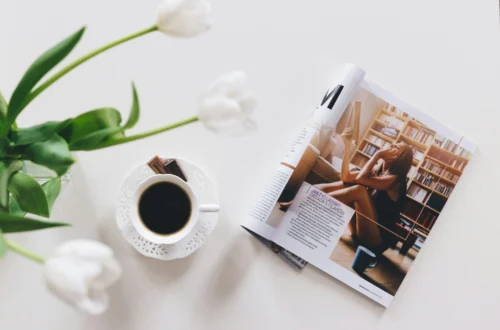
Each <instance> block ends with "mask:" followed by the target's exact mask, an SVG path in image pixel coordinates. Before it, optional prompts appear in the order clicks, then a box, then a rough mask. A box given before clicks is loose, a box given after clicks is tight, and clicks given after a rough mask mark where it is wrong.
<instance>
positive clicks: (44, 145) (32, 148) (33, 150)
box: [23, 134, 75, 175]
mask: <svg viewBox="0 0 500 330" xmlns="http://www.w3.org/2000/svg"><path fill="white" fill-rule="evenodd" d="M23 157H24V158H25V159H27V160H31V161H32V162H33V163H36V164H39V165H43V166H45V167H48V168H50V169H51V170H54V171H55V172H56V173H57V174H58V175H63V174H64V173H66V171H67V170H68V169H69V167H70V166H71V164H73V163H74V161H75V160H74V159H73V157H72V156H71V152H70V151H69V147H68V144H67V143H66V141H65V140H64V139H63V138H62V137H60V136H59V135H57V134H54V135H52V137H50V139H48V140H45V141H42V142H36V143H33V144H31V145H29V146H27V147H26V148H25V149H24V152H23Z"/></svg>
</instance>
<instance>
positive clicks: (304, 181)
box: [242, 64, 475, 307]
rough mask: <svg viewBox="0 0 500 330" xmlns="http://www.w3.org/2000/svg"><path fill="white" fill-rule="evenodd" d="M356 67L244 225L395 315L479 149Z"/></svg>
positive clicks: (295, 260) (329, 96) (328, 97)
mask: <svg viewBox="0 0 500 330" xmlns="http://www.w3.org/2000/svg"><path fill="white" fill-rule="evenodd" d="M364 76H365V74H364V71H363V70H362V69H360V68H359V67H356V66H354V65H351V64H349V65H346V66H345V68H344V74H343V75H341V76H340V79H339V80H338V82H337V83H336V84H334V85H333V87H332V88H331V89H329V90H328V91H327V93H326V94H325V96H324V98H323V99H322V100H321V102H320V105H318V107H317V108H316V110H315V112H314V114H313V115H312V117H311V118H310V119H309V121H308V122H307V123H306V124H305V126H304V127H303V128H302V130H301V131H300V133H299V135H298V136H297V138H296V140H295V141H294V142H293V144H292V146H291V148H290V149H289V151H288V154H287V155H286V156H285V158H284V159H283V161H282V162H281V163H280V164H279V166H278V169H277V170H276V172H275V173H274V175H273V176H272V178H271V179H270V180H269V183H268V185H267V186H266V187H265V189H264V190H263V192H262V194H261V196H260V198H259V199H258V201H257V202H256V203H255V205H254V207H253V208H252V209H251V211H250V213H249V215H248V217H247V218H246V219H245V220H244V222H243V223H242V226H243V227H244V228H246V229H247V230H249V231H250V232H251V233H253V234H254V235H256V236H257V237H258V238H259V239H260V240H262V241H263V242H265V243H266V244H267V245H268V246H269V247H271V248H272V249H273V250H274V251H275V252H277V253H278V254H279V255H280V256H281V257H283V258H284V259H286V260H287V261H288V262H289V263H290V264H291V265H293V266H294V267H297V268H298V269H300V268H302V267H304V266H305V265H306V264H307V263H310V264H312V265H314V266H316V267H318V268H319V269H321V270H322V271H324V272H326V273H328V274H330V275H332V276H333V277H335V278H337V279H338V280H340V281H342V282H344V283H345V284H347V285H349V286H351V287H352V288H354V289H356V290H357V291H359V292H361V293H363V294H364V295H366V296H368V297H370V298H372V299H373V300H375V301H376V302H378V303H380V304H382V305H383V306H386V307H388V306H389V304H390V303H391V301H392V299H393V297H394V295H395V294H396V292H397V290H398V288H399V286H400V285H401V283H402V281H403V280H404V278H405V276H406V274H407V273H408V271H409V270H410V268H411V266H412V263H413V262H414V260H415V258H416V257H417V255H418V253H419V251H420V249H421V248H422V246H423V245H424V243H425V240H426V239H427V236H428V235H429V233H430V231H431V230H432V228H433V226H434V225H435V224H436V222H437V220H438V218H439V215H440V213H441V212H442V210H443V208H444V206H445V204H446V203H447V201H448V199H449V198H450V195H451V193H452V192H453V190H454V189H455V187H456V185H457V184H458V181H459V179H460V177H461V175H462V173H463V171H464V170H465V168H466V167H467V164H468V162H469V159H470V157H471V156H472V154H473V152H474V150H475V146H474V144H473V143H471V142H470V141H468V140H466V139H465V138H464V137H463V136H461V135H459V134H457V133H455V132H454V131H453V130H451V129H449V128H447V127H446V126H444V125H442V124H440V123H439V122H437V121H436V120H434V119H432V118H431V117H429V116H427V115H425V114H424V113H423V112H421V111H419V110H417V109H415V108H413V107H411V106H410V105H408V104H406V103H404V102H403V101H401V100H399V99H397V98H396V97H394V96H393V95H391V94H390V93H389V92H387V91H386V90H384V89H382V88H381V87H379V86H377V85H376V84H374V83H373V82H370V81H368V80H366V79H365V77H364Z"/></svg>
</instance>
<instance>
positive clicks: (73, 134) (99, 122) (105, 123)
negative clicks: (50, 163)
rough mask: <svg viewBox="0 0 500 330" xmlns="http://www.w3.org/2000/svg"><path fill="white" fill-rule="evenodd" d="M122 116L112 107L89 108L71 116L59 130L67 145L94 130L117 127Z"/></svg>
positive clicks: (92, 132)
mask: <svg viewBox="0 0 500 330" xmlns="http://www.w3.org/2000/svg"><path fill="white" fill-rule="evenodd" d="M121 121H122V117H121V115H120V112H119V111H118V110H116V109H113V108H100V109H95V110H91V111H88V112H85V113H82V114H81V115H79V116H77V117H75V118H73V119H72V120H71V123H70V124H69V125H68V126H67V127H66V128H65V129H63V130H61V132H60V133H59V135H61V136H62V137H63V138H64V139H65V140H66V141H67V142H68V144H69V145H72V144H73V143H76V142H77V141H79V140H82V139H84V138H86V137H87V136H89V135H91V134H94V133H95V132H98V131H101V130H104V129H110V128H111V129H113V128H119V127H120V123H121Z"/></svg>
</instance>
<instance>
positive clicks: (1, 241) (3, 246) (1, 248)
mask: <svg viewBox="0 0 500 330" xmlns="http://www.w3.org/2000/svg"><path fill="white" fill-rule="evenodd" d="M6 251H7V242H6V241H5V238H4V237H3V233H2V230H1V229H0V258H1V257H2V256H3V255H4V254H5V252H6Z"/></svg>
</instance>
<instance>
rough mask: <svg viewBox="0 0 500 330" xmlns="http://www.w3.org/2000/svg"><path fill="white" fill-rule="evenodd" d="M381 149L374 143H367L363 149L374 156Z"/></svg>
mask: <svg viewBox="0 0 500 330" xmlns="http://www.w3.org/2000/svg"><path fill="white" fill-rule="evenodd" d="M379 150H380V148H379V147H375V146H374V145H373V144H369V143H367V144H366V146H365V147H364V149H363V153H365V154H367V155H368V156H373V155H375V153H376V152H377V151H379Z"/></svg>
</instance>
